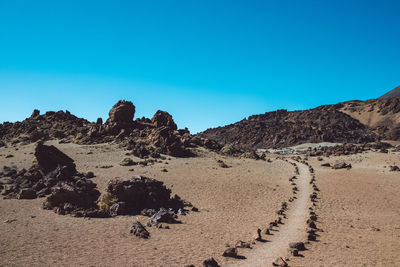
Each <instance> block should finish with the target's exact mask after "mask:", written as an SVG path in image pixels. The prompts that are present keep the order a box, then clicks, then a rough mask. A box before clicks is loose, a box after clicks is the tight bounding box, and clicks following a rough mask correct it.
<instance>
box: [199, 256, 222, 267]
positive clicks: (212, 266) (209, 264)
mask: <svg viewBox="0 0 400 267" xmlns="http://www.w3.org/2000/svg"><path fill="white" fill-rule="evenodd" d="M203 267H220V266H219V264H218V263H217V262H216V260H214V258H209V259H206V260H205V261H203Z"/></svg>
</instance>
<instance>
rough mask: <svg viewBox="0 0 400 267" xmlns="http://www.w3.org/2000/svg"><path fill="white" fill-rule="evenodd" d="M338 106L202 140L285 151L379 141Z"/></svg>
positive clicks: (230, 128)
mask: <svg viewBox="0 0 400 267" xmlns="http://www.w3.org/2000/svg"><path fill="white" fill-rule="evenodd" d="M341 107H342V105H340V106H335V105H327V106H320V107H317V108H314V109H310V110H302V111H292V112H288V111H286V110H278V111H273V112H267V113H265V114H262V115H254V116H250V117H249V118H248V119H244V120H241V121H239V122H237V123H234V124H230V125H227V126H224V127H218V128H214V129H208V130H206V131H204V132H202V133H200V134H199V136H200V137H205V138H209V139H213V140H215V141H217V142H219V143H221V144H233V145H236V146H239V147H242V148H253V149H257V148H281V147H288V146H292V145H298V144H302V143H318V142H351V143H364V142H370V141H374V140H375V137H376V136H375V134H374V133H373V132H372V131H371V130H370V129H369V128H368V127H367V126H365V125H363V124H362V123H360V122H359V121H358V120H357V119H354V118H352V117H351V116H349V115H347V114H345V113H343V112H341V111H340V110H339V109H340V108H341Z"/></svg>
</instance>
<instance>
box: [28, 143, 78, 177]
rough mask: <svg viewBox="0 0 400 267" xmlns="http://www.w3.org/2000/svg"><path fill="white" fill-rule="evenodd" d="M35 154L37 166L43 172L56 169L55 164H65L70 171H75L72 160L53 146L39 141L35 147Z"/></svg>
mask: <svg viewBox="0 0 400 267" xmlns="http://www.w3.org/2000/svg"><path fill="white" fill-rule="evenodd" d="M35 156H36V159H37V161H38V163H39V166H40V167H41V169H42V170H43V171H44V172H45V173H48V172H50V171H52V170H54V169H56V168H57V166H67V167H68V168H70V170H71V172H76V170H75V164H74V160H73V159H71V158H70V157H68V156H67V155H65V154H64V153H63V152H61V151H60V150H58V149H57V148H56V147H55V146H46V145H43V144H41V143H39V144H37V146H36V148H35Z"/></svg>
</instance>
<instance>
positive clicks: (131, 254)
mask: <svg viewBox="0 0 400 267" xmlns="http://www.w3.org/2000/svg"><path fill="white" fill-rule="evenodd" d="M47 143H49V144H55V145H56V146H57V147H58V148H59V149H61V150H62V151H63V152H65V153H66V154H67V155H69V156H70V157H72V158H73V159H74V160H75V162H76V164H77V169H78V170H79V171H93V172H94V173H95V175H96V176H95V178H92V180H93V181H94V182H96V183H97V186H98V189H99V190H100V191H101V192H102V193H104V192H105V188H106V185H107V183H108V181H109V180H110V179H111V178H113V177H131V176H132V175H134V174H140V175H144V176H148V177H153V178H156V179H158V180H161V181H163V182H165V184H166V186H167V187H169V188H171V189H172V193H173V194H178V195H180V196H181V197H182V198H183V199H185V200H188V201H190V202H192V203H193V204H194V205H195V206H196V207H198V208H199V212H192V213H190V214H188V215H186V216H179V220H180V221H181V222H182V223H181V224H169V227H170V229H157V228H155V227H147V230H148V231H149V232H150V234H151V237H150V238H149V239H148V240H145V239H141V238H138V237H135V236H133V235H131V234H130V233H129V228H130V226H131V224H132V222H133V221H134V220H135V218H136V217H137V218H138V219H139V221H141V222H142V223H143V224H145V223H146V222H147V221H148V217H145V216H117V217H114V218H103V219H99V218H74V217H72V216H61V215H57V214H55V213H54V212H52V211H49V210H43V209H41V203H42V202H43V198H38V199H34V200H17V199H1V200H0V214H1V219H0V223H1V228H0V246H1V249H0V251H1V255H0V256H1V259H2V260H1V265H3V266H48V265H54V264H57V265H61V266H185V265H187V264H194V265H195V266H201V265H202V262H203V261H204V260H205V259H207V258H209V257H213V258H214V259H216V260H217V261H218V263H219V264H221V265H222V266H271V262H272V261H273V260H274V259H275V258H276V257H283V258H284V259H286V260H287V262H288V264H289V265H290V266H398V265H399V263H400V257H399V254H398V247H399V246H400V224H399V222H400V199H399V198H398V192H399V190H400V173H399V172H391V171H389V168H388V166H389V165H398V164H399V163H400V155H399V152H389V153H387V154H386V153H378V152H366V153H362V154H356V155H351V156H336V157H330V158H326V157H324V158H323V160H322V161H318V160H317V159H316V158H310V160H309V163H310V164H311V165H312V166H313V167H314V168H315V174H316V180H317V185H318V187H319V189H320V192H319V198H318V202H317V207H316V208H315V209H316V212H317V214H318V221H317V226H318V228H320V229H322V231H323V232H320V233H319V235H320V236H319V237H318V239H317V242H310V243H309V244H306V248H307V250H306V251H302V252H301V255H302V256H303V257H293V256H290V255H289V254H288V252H287V248H288V243H289V242H294V241H306V232H305V226H306V225H305V220H306V219H307V212H308V210H307V208H308V206H309V205H310V202H309V199H308V195H309V191H307V190H310V185H309V183H308V181H309V178H310V173H309V171H308V169H307V167H306V166H305V165H303V164H301V163H297V165H298V166H299V170H300V174H299V176H298V180H297V181H296V183H297V185H298V187H299V193H298V195H297V199H296V200H295V201H294V202H292V203H290V204H289V208H288V212H287V219H285V220H284V224H283V225H282V226H280V227H279V228H278V229H277V231H276V232H273V235H263V238H265V240H267V241H268V242H255V243H254V244H252V249H245V248H243V249H242V248H241V249H239V255H241V256H243V257H244V258H245V259H233V258H224V257H222V252H223V251H224V250H225V249H226V246H227V245H229V246H234V245H235V243H236V242H237V241H238V240H244V241H250V242H251V240H252V236H253V234H254V232H255V230H257V229H258V228H260V229H265V228H266V225H267V223H268V222H269V221H271V220H274V219H276V218H277V215H276V210H277V209H279V207H280V203H282V202H283V201H287V199H288V198H289V197H291V196H292V192H291V186H290V184H289V182H288V178H290V177H292V176H293V174H294V167H293V166H292V165H291V164H289V163H288V162H285V161H283V160H280V159H276V156H273V155H270V156H269V158H271V159H272V162H268V161H262V160H257V161H256V160H252V159H240V158H232V157H227V156H221V155H219V154H215V153H213V152H209V151H207V150H204V149H199V150H198V153H199V154H200V156H199V157H195V158H174V157H169V158H167V159H166V160H163V161H162V162H157V163H155V164H154V165H150V166H145V167H142V166H133V167H123V166H120V165H119V162H120V161H121V160H122V159H123V158H124V157H126V156H125V153H126V151H124V150H123V149H120V148H118V147H117V145H109V144H99V145H87V146H85V145H77V144H57V142H54V141H52V142H47ZM33 149H34V144H30V145H17V146H15V147H12V146H10V147H7V148H5V147H3V148H0V168H2V167H3V166H11V165H17V166H18V167H19V168H22V167H25V168H28V167H29V166H30V165H31V164H32V161H33V159H34V156H33V154H32V152H33ZM88 153H89V154H88ZM7 155H13V157H8V158H6V156H7ZM133 159H135V158H134V157H133ZM218 159H221V160H223V161H224V162H225V163H226V164H227V165H228V166H230V168H221V167H220V166H219V165H218V163H217V160H218ZM341 161H345V162H348V163H351V164H352V166H353V167H352V168H351V169H350V170H346V169H341V170H333V169H331V168H327V167H321V166H320V165H321V164H322V163H326V162H329V163H331V164H334V163H336V162H341ZM104 165H113V167H111V168H100V167H101V166H104ZM132 168H133V171H132V170H130V169H132ZM163 169H166V170H167V172H164V171H162V170H163Z"/></svg>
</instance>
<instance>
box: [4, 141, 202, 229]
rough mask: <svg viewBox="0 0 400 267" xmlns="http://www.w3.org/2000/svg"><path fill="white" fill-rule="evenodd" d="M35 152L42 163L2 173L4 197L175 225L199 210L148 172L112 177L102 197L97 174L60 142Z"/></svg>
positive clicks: (60, 210)
mask: <svg viewBox="0 0 400 267" xmlns="http://www.w3.org/2000/svg"><path fill="white" fill-rule="evenodd" d="M34 154H35V158H36V161H37V164H34V165H33V166H32V167H31V168H29V169H28V170H26V169H22V170H17V168H15V167H4V169H3V171H2V172H0V190H1V191H2V194H3V195H4V197H5V198H18V199H34V198H37V197H46V199H45V200H44V202H43V208H44V209H50V210H54V211H55V212H56V213H58V214H60V215H65V214H71V215H73V216H76V217H110V216H117V215H138V214H141V215H145V216H149V217H151V220H150V222H151V225H158V224H159V223H161V222H164V223H176V222H178V221H177V220H176V219H177V217H178V215H186V214H187V213H188V212H190V211H198V209H197V208H196V207H194V206H193V205H192V204H191V203H189V202H186V201H184V200H182V199H181V198H180V197H179V196H177V195H174V196H173V197H171V190H170V189H168V188H166V186H165V185H164V184H163V182H161V181H158V180H155V179H152V178H147V177H143V176H134V177H133V178H131V179H127V178H114V179H111V180H110V181H109V183H108V185H107V193H106V194H104V195H103V196H102V198H101V199H100V201H99V197H100V192H99V191H98V190H97V189H96V184H95V183H94V182H93V181H92V180H90V179H89V177H91V178H92V177H93V176H94V174H93V173H92V172H87V173H85V174H83V173H79V172H78V171H77V170H76V167H75V163H74V160H73V159H71V158H70V157H69V156H67V155H66V154H64V153H63V152H61V151H60V150H58V149H57V148H56V147H55V146H47V145H44V144H42V143H38V144H37V146H36V147H35V153H34Z"/></svg>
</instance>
